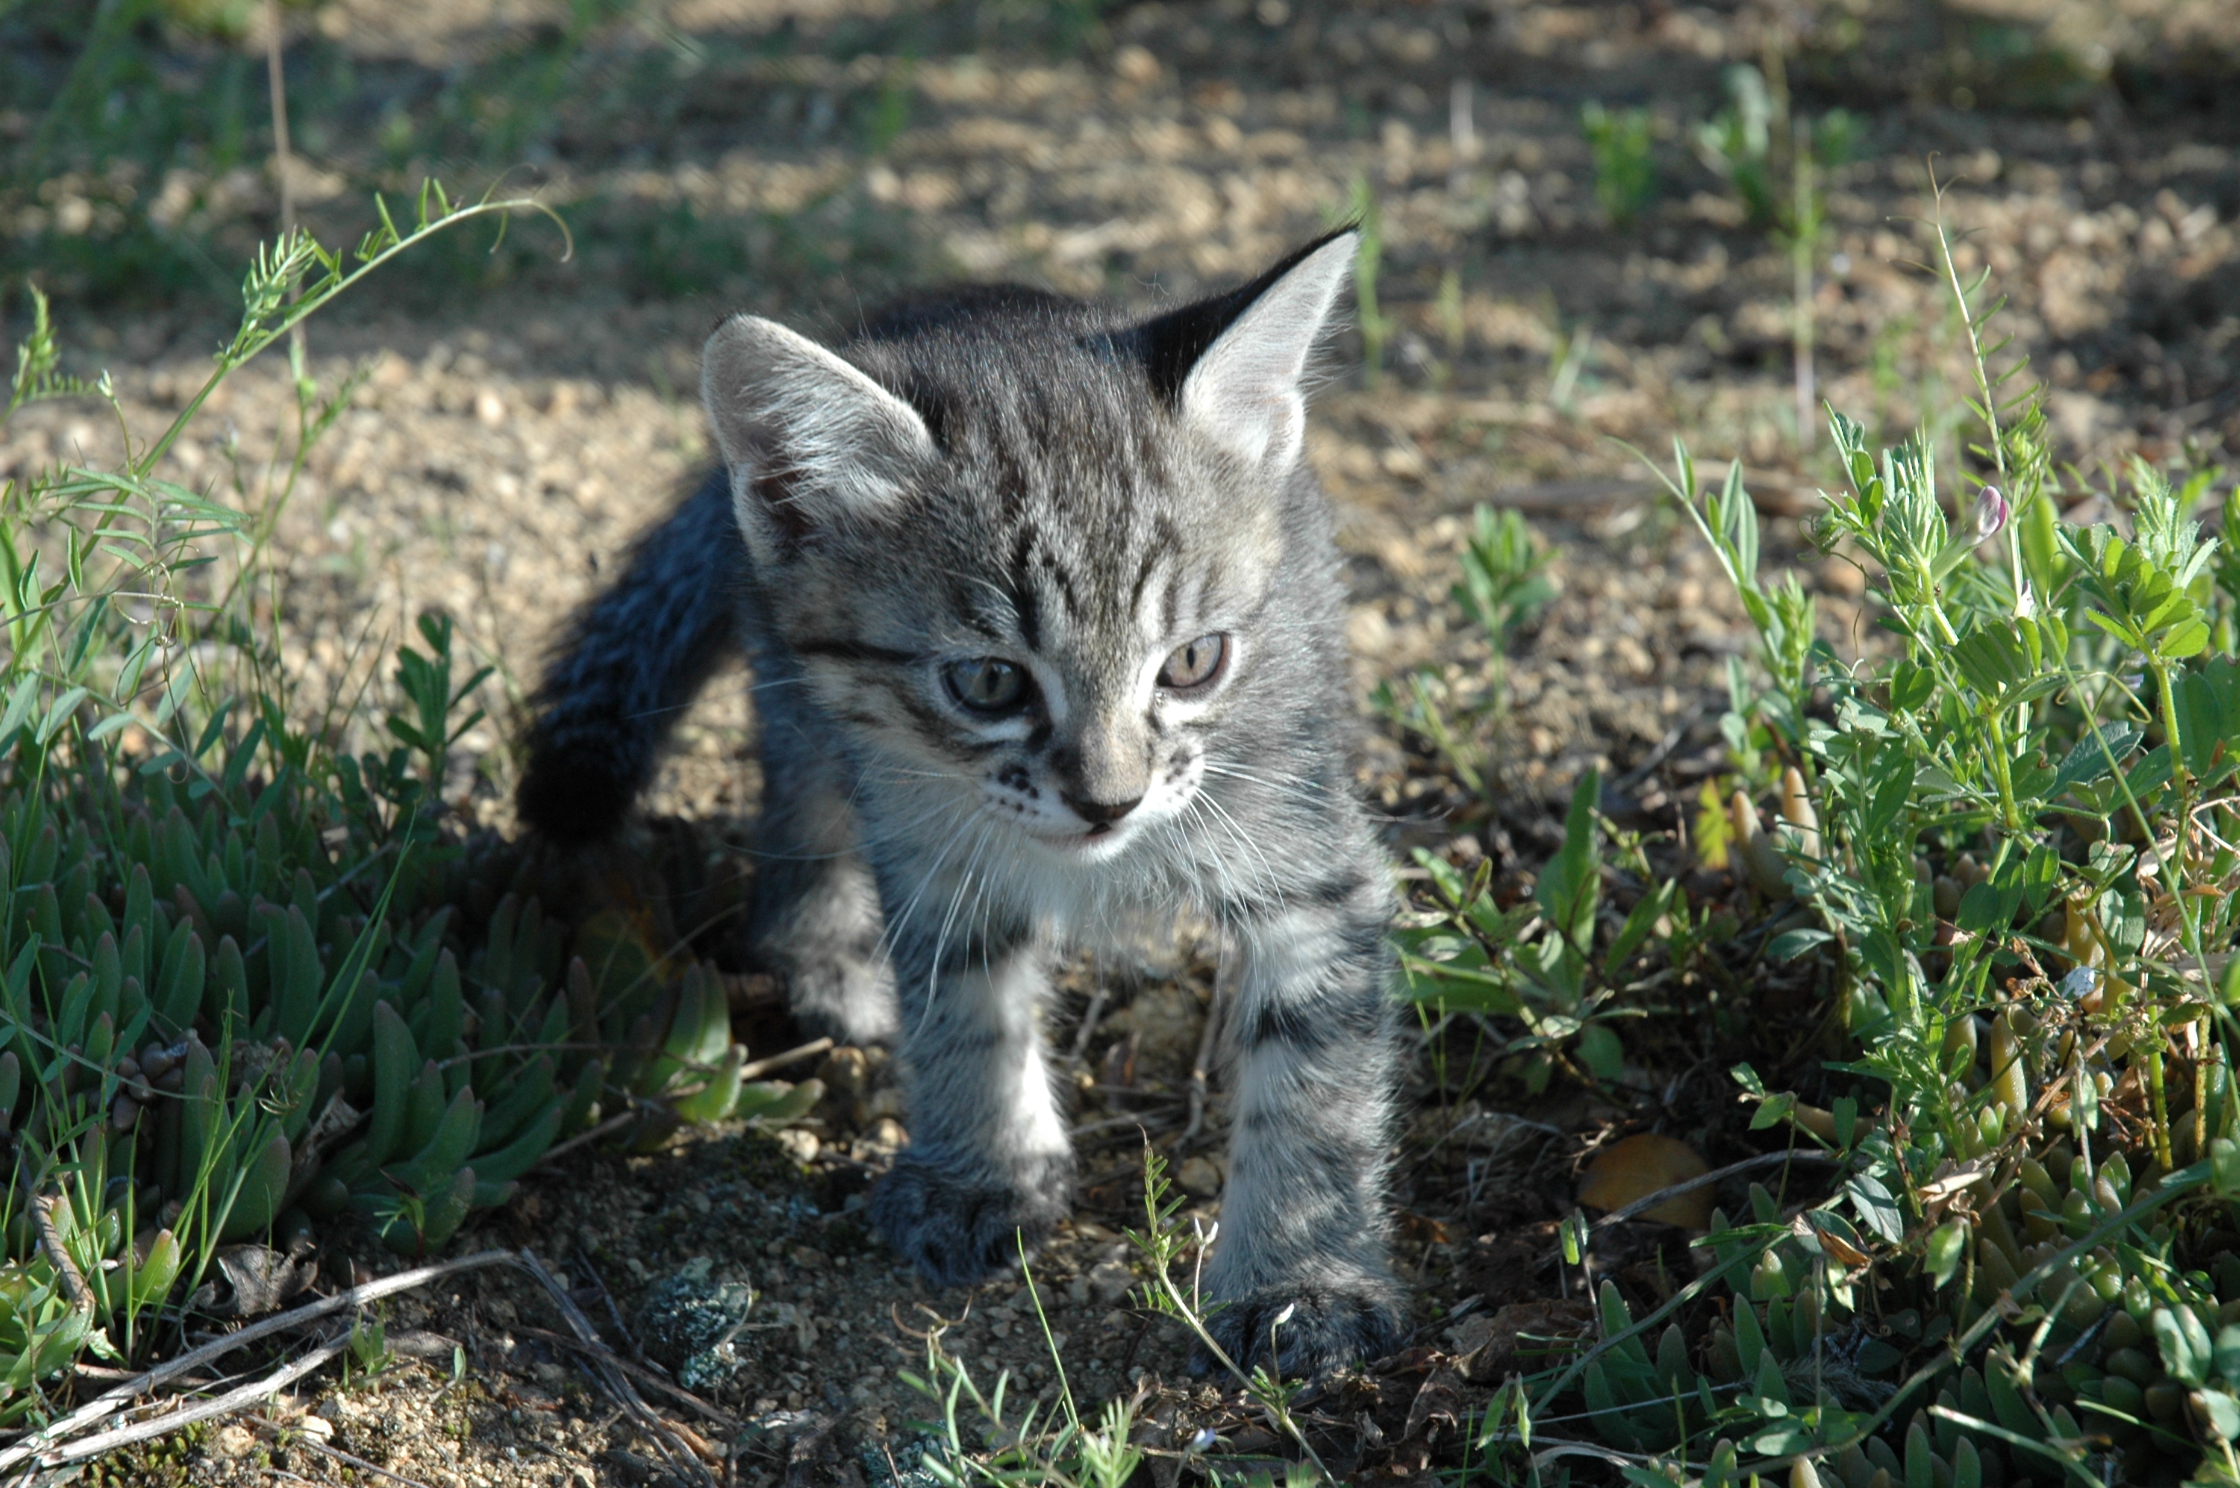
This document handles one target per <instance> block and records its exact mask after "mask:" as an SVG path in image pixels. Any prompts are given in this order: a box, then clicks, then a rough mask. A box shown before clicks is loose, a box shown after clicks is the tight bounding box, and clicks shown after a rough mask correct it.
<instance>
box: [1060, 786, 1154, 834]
mask: <svg viewBox="0 0 2240 1488" xmlns="http://www.w3.org/2000/svg"><path fill="white" fill-rule="evenodd" d="M1060 795H1061V796H1062V798H1063V799H1064V801H1065V803H1066V807H1067V809H1069V810H1070V811H1072V812H1073V814H1074V815H1075V816H1078V817H1080V818H1081V819H1082V820H1083V821H1085V822H1087V823H1088V824H1089V831H1088V835H1089V836H1091V837H1101V836H1103V835H1104V834H1105V833H1107V832H1109V831H1111V830H1112V824H1113V823H1114V822H1116V821H1118V820H1120V818H1121V817H1123V816H1126V815H1127V814H1128V813H1129V812H1131V811H1133V810H1135V809H1136V808H1137V807H1138V806H1141V805H1142V804H1143V797H1142V796H1140V795H1138V796H1136V797H1134V798H1133V799H1131V800H1126V801H1091V800H1087V799H1084V798H1083V797H1081V796H1077V795H1074V794H1073V793H1072V792H1070V791H1064V792H1060Z"/></svg>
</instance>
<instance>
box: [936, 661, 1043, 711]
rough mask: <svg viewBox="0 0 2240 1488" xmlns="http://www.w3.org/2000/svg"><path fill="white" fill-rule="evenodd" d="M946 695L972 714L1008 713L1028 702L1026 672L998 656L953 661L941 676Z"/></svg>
mask: <svg viewBox="0 0 2240 1488" xmlns="http://www.w3.org/2000/svg"><path fill="white" fill-rule="evenodd" d="M942 675H943V676H944V677H945V678H946V679H947V681H948V683H949V692H950V694H951V695H952V696H954V697H955V698H956V700H957V701H958V702H960V703H962V704H964V705H965V706H966V707H967V708H970V709H971V710H972V711H973V712H975V713H1009V712H1011V711H1012V710H1013V709H1015V708H1017V707H1019V705H1020V704H1022V703H1024V702H1025V701H1026V699H1027V673H1026V670H1025V668H1023V667H1021V666H1020V665H1019V664H1018V663H1017V662H1012V661H1005V660H1004V659H1003V658H1001V657H999V656H975V657H973V658H972V659H971V660H970V661H952V662H950V663H949V666H948V668H947V670H946V671H945V672H944V673H943V674H942Z"/></svg>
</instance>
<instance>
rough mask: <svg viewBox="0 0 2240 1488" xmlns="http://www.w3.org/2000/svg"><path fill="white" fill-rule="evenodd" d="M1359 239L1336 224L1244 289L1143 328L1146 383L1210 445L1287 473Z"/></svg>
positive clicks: (1301, 434)
mask: <svg viewBox="0 0 2240 1488" xmlns="http://www.w3.org/2000/svg"><path fill="white" fill-rule="evenodd" d="M1359 242H1360V235H1359V234H1358V233H1356V232H1355V231H1354V230H1353V229H1352V228H1342V229H1340V230H1339V231H1337V232H1335V233H1332V234H1331V235H1330V236H1328V237H1326V238H1323V239H1321V240H1320V241H1318V242H1314V243H1310V244H1308V245H1307V246H1306V247H1305V248H1302V249H1300V250H1299V251H1298V252H1296V253H1294V254H1292V255H1291V256H1290V257H1289V258H1287V259H1285V260H1284V261H1283V262H1282V263H1279V264H1277V265H1276V266H1275V267H1274V268H1272V269H1270V270H1268V272H1267V273H1265V274H1262V275H1261V276H1260V277H1259V278H1257V279H1255V280H1253V281H1252V282H1251V283H1250V284H1247V285H1244V286H1243V287H1241V288H1239V289H1236V290H1232V291H1231V292H1230V293H1228V294H1225V295H1222V296H1219V297H1218V298H1216V299H1212V300H1207V301H1205V302H1203V303H1201V304H1197V305H1191V306H1188V307H1186V308H1184V309H1181V310H1176V311H1173V312H1171V313H1169V314H1166V315H1162V316H1160V317H1159V318H1158V319H1157V320H1154V321H1151V322H1150V323H1149V324H1147V325H1145V326H1144V327H1143V328H1142V331H1141V336H1142V338H1143V340H1142V344H1143V349H1144V353H1145V360H1146V367H1147V370H1148V371H1149V372H1150V374H1151V380H1152V385H1153V386H1154V387H1155V388H1157V389H1158V391H1159V393H1160V394H1161V395H1162V396H1163V397H1165V398H1167V399H1169V400H1170V401H1171V402H1172V403H1173V405H1174V407H1175V409H1176V411H1177V412H1178V413H1180V414H1181V415H1182V418H1183V420H1184V421H1185V422H1187V423H1189V424H1191V425H1193V426H1195V427H1196V428H1197V429H1198V430H1199V431H1200V432H1202V433H1204V434H1205V435H1207V436H1208V437H1209V438H1211V439H1212V440H1213V441H1214V442H1215V443H1216V444H1218V445H1220V446H1222V447H1223V448H1225V449H1227V450H1229V451H1230V452H1232V453H1233V454H1235V455H1237V456H1238V457H1239V458H1241V459H1243V460H1245V461H1246V462H1247V463H1249V464H1253V465H1259V466H1263V467H1266V468H1270V469H1274V470H1277V471H1288V470H1289V469H1290V468H1291V465H1292V463H1293V462H1294V461H1296V460H1297V459H1298V458H1299V447H1300V444H1301V442H1302V441H1303V440H1304V438H1305V436H1306V423H1307V405H1306V398H1305V396H1304V395H1303V394H1302V393H1301V392H1300V389H1299V381H1300V378H1301V377H1302V376H1304V375H1305V373H1306V370H1307V357H1308V355H1309V354H1310V353H1311V352H1312V351H1313V350H1314V346H1315V342H1316V341H1318V340H1320V339H1321V336H1322V333H1323V330H1324V328H1325V327H1326V326H1327V325H1328V323H1329V321H1330V312H1331V309H1332V307H1333V306H1335V305H1336V303H1337V300H1338V292H1339V291H1340V290H1342V289H1343V288H1344V287H1345V282H1346V276H1347V275H1348V274H1349V273H1350V272H1351V271H1352V269H1353V259H1354V254H1355V252H1356V250H1357V248H1358V245H1359Z"/></svg>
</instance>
